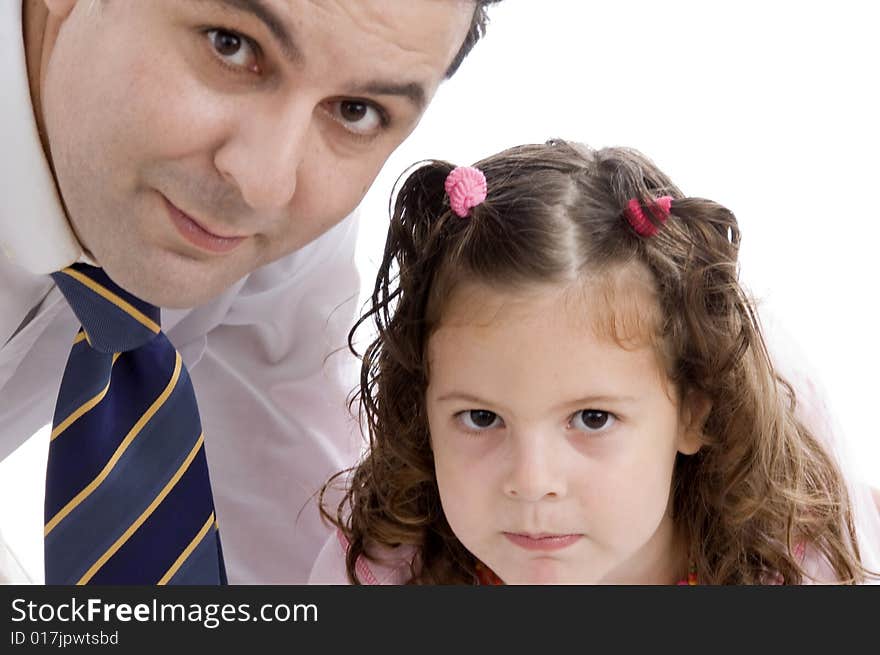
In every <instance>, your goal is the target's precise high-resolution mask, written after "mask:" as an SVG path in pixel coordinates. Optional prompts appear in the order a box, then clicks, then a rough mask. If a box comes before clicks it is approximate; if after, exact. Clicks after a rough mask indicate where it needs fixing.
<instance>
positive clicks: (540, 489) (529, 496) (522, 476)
mask: <svg viewBox="0 0 880 655" xmlns="http://www.w3.org/2000/svg"><path fill="white" fill-rule="evenodd" d="M554 436H556V435H548V434H543V435H539V434H538V433H537V432H535V431H532V432H530V433H527V434H520V435H517V437H518V438H516V439H515V443H514V445H513V446H512V453H511V456H510V460H509V461H510V468H509V470H508V472H507V475H506V478H505V480H504V493H505V495H506V496H508V497H509V498H513V499H516V500H523V501H529V502H535V501H538V500H542V499H545V498H559V497H562V496H563V495H565V488H566V481H565V475H566V474H565V470H564V466H563V463H562V461H561V459H560V457H561V454H560V453H559V452H558V449H559V444H557V443H555V441H556V440H558V439H559V437H558V436H557V437H556V439H554V438H553V437H554Z"/></svg>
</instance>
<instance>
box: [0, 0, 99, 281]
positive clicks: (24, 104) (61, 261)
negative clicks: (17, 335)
mask: <svg viewBox="0 0 880 655" xmlns="http://www.w3.org/2000/svg"><path fill="white" fill-rule="evenodd" d="M22 6H23V0H12V1H8V0H4V1H3V2H0V89H2V91H3V106H2V109H0V143H2V144H3V151H2V152H0V181H2V185H3V191H2V193H0V256H5V257H7V258H8V259H10V260H11V261H12V262H13V263H14V264H16V265H18V266H21V267H22V268H25V269H27V270H28V271H30V272H31V273H34V274H35V275H40V274H46V273H50V272H52V271H57V270H59V269H62V268H64V267H65V266H69V265H70V264H72V263H74V262H76V261H86V262H90V258H88V257H84V253H83V248H82V246H81V245H80V244H79V242H78V241H77V239H76V236H75V235H74V233H73V229H72V228H71V226H70V223H69V222H68V220H67V216H66V214H65V212H64V209H63V207H62V204H61V200H60V198H59V195H58V189H57V188H56V186H55V178H54V176H53V175H52V171H51V169H50V167H49V163H48V161H47V160H46V155H45V153H44V152H43V146H42V143H41V142H40V136H39V133H38V131H37V123H36V119H35V118H34V108H33V105H32V104H31V95H30V87H29V86H28V77H27V64H26V61H25V51H24V30H23V23H22Z"/></svg>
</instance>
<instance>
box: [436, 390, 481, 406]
mask: <svg viewBox="0 0 880 655" xmlns="http://www.w3.org/2000/svg"><path fill="white" fill-rule="evenodd" d="M453 400H455V401H462V402H466V403H474V404H475V405H490V404H492V403H490V402H488V401H487V400H484V399H482V398H479V397H477V396H472V395H471V394H469V393H462V392H460V391H450V392H449V393H444V394H443V395H442V396H439V397H438V398H437V401H436V402H438V403H443V402H449V401H453Z"/></svg>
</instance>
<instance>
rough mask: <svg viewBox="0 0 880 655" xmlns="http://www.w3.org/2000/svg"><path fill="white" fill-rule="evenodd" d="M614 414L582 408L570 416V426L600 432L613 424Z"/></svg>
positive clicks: (584, 430) (585, 430)
mask: <svg viewBox="0 0 880 655" xmlns="http://www.w3.org/2000/svg"><path fill="white" fill-rule="evenodd" d="M616 420H617V419H616V418H615V416H614V414H611V413H609V412H603V411H601V410H598V409H582V410H580V411H579V412H576V413H575V414H574V416H572V417H571V426H572V427H573V428H574V429H576V430H582V431H583V432H601V431H604V430H607V429H608V428H609V427H611V426H612V425H614V422H615V421H616Z"/></svg>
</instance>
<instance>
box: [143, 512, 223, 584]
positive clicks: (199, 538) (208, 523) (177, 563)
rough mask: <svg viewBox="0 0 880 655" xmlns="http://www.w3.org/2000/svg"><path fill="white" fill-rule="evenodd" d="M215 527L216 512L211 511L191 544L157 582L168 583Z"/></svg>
mask: <svg viewBox="0 0 880 655" xmlns="http://www.w3.org/2000/svg"><path fill="white" fill-rule="evenodd" d="M212 527H214V512H211V516H209V517H208V520H207V521H205V524H204V525H203V526H202V529H201V530H199V533H198V534H197V535H196V536H195V538H194V539H193V540H192V541H190V542H189V546H187V547H186V548H184V549H183V552H182V553H181V554H180V557H178V558H177V559H176V560H175V561H174V564H172V565H171V568H170V569H168V570H167V571H166V572H165V575H163V576H162V578H161V579H160V580H159V582H157V583H156V584H157V585H166V584H168V581H169V580H170V579H171V578H173V577H174V574H175V573H177V570H178V569H179V568H180V567H181V565H182V564H183V563H184V562H185V561H186V560H187V558H188V557H189V556H190V554H192V552H193V551H194V550H195V549H196V546H198V545H199V544H200V543H202V539H204V538H205V535H206V534H208V530H210V529H211V528H212Z"/></svg>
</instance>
